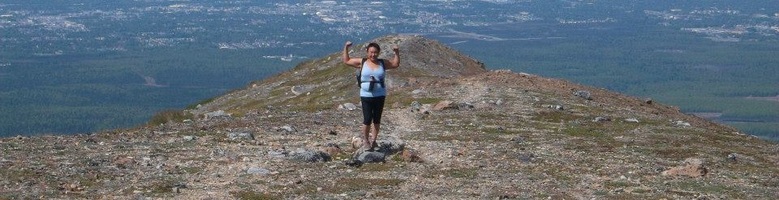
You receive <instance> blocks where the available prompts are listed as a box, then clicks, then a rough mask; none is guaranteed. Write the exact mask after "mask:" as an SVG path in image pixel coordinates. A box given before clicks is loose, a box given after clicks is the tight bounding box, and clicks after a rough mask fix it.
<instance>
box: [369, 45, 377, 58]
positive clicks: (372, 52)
mask: <svg viewBox="0 0 779 200" xmlns="http://www.w3.org/2000/svg"><path fill="white" fill-rule="evenodd" d="M368 59H371V61H376V60H377V59H379V50H378V49H376V47H369V48H368Z"/></svg>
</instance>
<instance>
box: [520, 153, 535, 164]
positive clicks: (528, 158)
mask: <svg viewBox="0 0 779 200" xmlns="http://www.w3.org/2000/svg"><path fill="white" fill-rule="evenodd" d="M535 157H536V155H535V154H532V153H523V154H519V156H518V157H517V158H518V159H519V161H521V162H523V163H530V162H533V159H534V158H535Z"/></svg>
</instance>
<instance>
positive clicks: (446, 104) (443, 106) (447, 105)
mask: <svg viewBox="0 0 779 200" xmlns="http://www.w3.org/2000/svg"><path fill="white" fill-rule="evenodd" d="M453 104H454V102H452V101H449V100H443V101H440V102H438V103H436V104H435V106H433V110H447V109H455V108H457V107H456V106H455V105H453Z"/></svg>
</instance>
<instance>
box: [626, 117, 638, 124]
mask: <svg viewBox="0 0 779 200" xmlns="http://www.w3.org/2000/svg"><path fill="white" fill-rule="evenodd" d="M625 121H626V122H632V123H638V122H639V121H638V119H636V118H627V119H625Z"/></svg>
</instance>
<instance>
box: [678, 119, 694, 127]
mask: <svg viewBox="0 0 779 200" xmlns="http://www.w3.org/2000/svg"><path fill="white" fill-rule="evenodd" d="M674 125H675V126H680V127H690V126H692V125H690V123H689V122H685V121H681V120H679V121H675V122H674Z"/></svg>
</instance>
